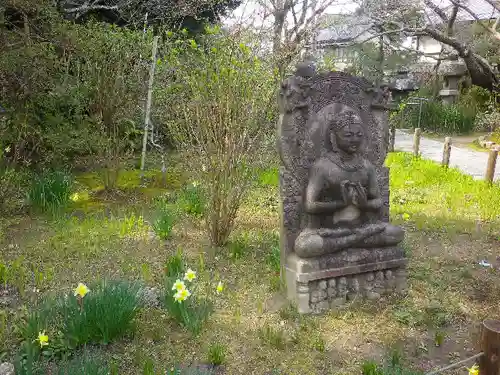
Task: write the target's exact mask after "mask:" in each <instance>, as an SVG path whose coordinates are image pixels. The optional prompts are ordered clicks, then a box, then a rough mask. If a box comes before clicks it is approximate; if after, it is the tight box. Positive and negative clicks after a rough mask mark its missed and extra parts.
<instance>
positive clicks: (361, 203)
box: [340, 180, 368, 208]
mask: <svg viewBox="0 0 500 375" xmlns="http://www.w3.org/2000/svg"><path fill="white" fill-rule="evenodd" d="M340 191H341V193H342V200H343V201H344V203H345V205H346V206H348V205H350V204H353V205H354V206H356V207H358V208H364V207H366V205H367V203H368V198H367V196H366V190H365V188H364V187H363V186H362V185H361V183H359V182H351V181H348V180H344V181H342V182H341V183H340Z"/></svg>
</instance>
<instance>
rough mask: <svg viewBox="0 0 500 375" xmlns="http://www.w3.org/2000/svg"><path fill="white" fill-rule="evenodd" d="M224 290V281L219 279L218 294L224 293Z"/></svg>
mask: <svg viewBox="0 0 500 375" xmlns="http://www.w3.org/2000/svg"><path fill="white" fill-rule="evenodd" d="M223 290H224V285H222V282H220V281H219V283H218V284H217V294H219V293H222V291H223Z"/></svg>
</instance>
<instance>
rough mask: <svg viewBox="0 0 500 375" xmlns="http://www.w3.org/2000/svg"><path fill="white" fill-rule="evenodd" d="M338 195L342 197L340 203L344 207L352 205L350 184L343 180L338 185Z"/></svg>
mask: <svg viewBox="0 0 500 375" xmlns="http://www.w3.org/2000/svg"><path fill="white" fill-rule="evenodd" d="M340 193H341V195H342V201H343V202H344V204H345V205H346V206H349V205H350V204H351V203H352V198H353V197H352V189H351V182H350V181H348V180H344V181H342V182H341V183H340Z"/></svg>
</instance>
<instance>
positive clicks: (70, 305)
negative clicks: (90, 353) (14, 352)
mask: <svg viewBox="0 0 500 375" xmlns="http://www.w3.org/2000/svg"><path fill="white" fill-rule="evenodd" d="M182 290H185V288H184V289H182ZM185 294H189V293H186V292H182V295H183V298H187V297H184V295H185ZM140 303H141V302H140V294H139V285H137V284H132V283H127V282H109V281H104V282H101V283H99V284H96V285H94V286H93V287H92V289H90V288H89V287H88V286H87V285H85V284H84V283H79V284H78V285H77V286H76V287H75V288H74V289H73V290H72V292H71V293H69V294H65V295H62V296H60V297H57V298H55V299H48V300H46V301H45V303H44V304H43V305H42V306H41V308H40V309H37V310H34V311H31V312H30V313H29V315H28V318H27V321H26V324H25V326H22V327H20V332H21V335H22V336H23V338H24V343H23V346H22V348H21V353H20V354H21V356H27V355H31V357H33V360H34V361H36V360H37V358H38V357H39V356H40V355H41V354H42V353H43V355H44V356H49V357H52V356H55V357H59V356H60V355H62V354H64V353H69V352H71V351H73V350H74V349H76V348H78V347H81V346H84V345H86V344H91V343H99V344H100V343H109V342H111V341H112V340H114V339H116V338H119V337H121V336H123V335H125V334H127V332H129V331H130V330H131V329H132V328H133V320H134V318H135V316H136V315H137V312H138V310H139V306H140Z"/></svg>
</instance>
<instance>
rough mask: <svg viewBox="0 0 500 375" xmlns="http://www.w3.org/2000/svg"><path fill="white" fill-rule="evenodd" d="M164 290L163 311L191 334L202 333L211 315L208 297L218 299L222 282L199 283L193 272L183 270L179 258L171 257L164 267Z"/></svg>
mask: <svg viewBox="0 0 500 375" xmlns="http://www.w3.org/2000/svg"><path fill="white" fill-rule="evenodd" d="M165 273H166V289H165V292H166V293H165V300H164V305H165V308H166V309H167V310H168V311H169V313H170V315H171V316H172V317H173V318H174V319H175V320H177V321H178V322H179V323H180V324H182V325H183V326H184V327H186V328H187V329H188V330H190V331H191V332H193V333H195V334H197V333H199V332H200V331H201V329H202V326H203V324H204V322H205V321H206V320H207V319H208V317H209V316H210V314H211V313H212V311H213V302H212V300H211V299H210V298H209V295H212V294H213V295H216V294H217V295H220V294H222V292H223V290H224V286H223V284H222V282H220V281H219V282H218V283H217V284H215V285H213V284H209V285H211V286H209V291H208V292H207V291H206V289H207V288H206V286H207V285H206V283H203V282H202V281H200V280H199V279H198V274H197V272H196V271H195V270H193V269H192V268H187V269H186V268H185V267H184V262H183V260H182V255H181V254H180V253H178V254H177V255H175V256H173V257H171V258H170V259H169V260H168V261H167V264H166V266H165Z"/></svg>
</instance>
